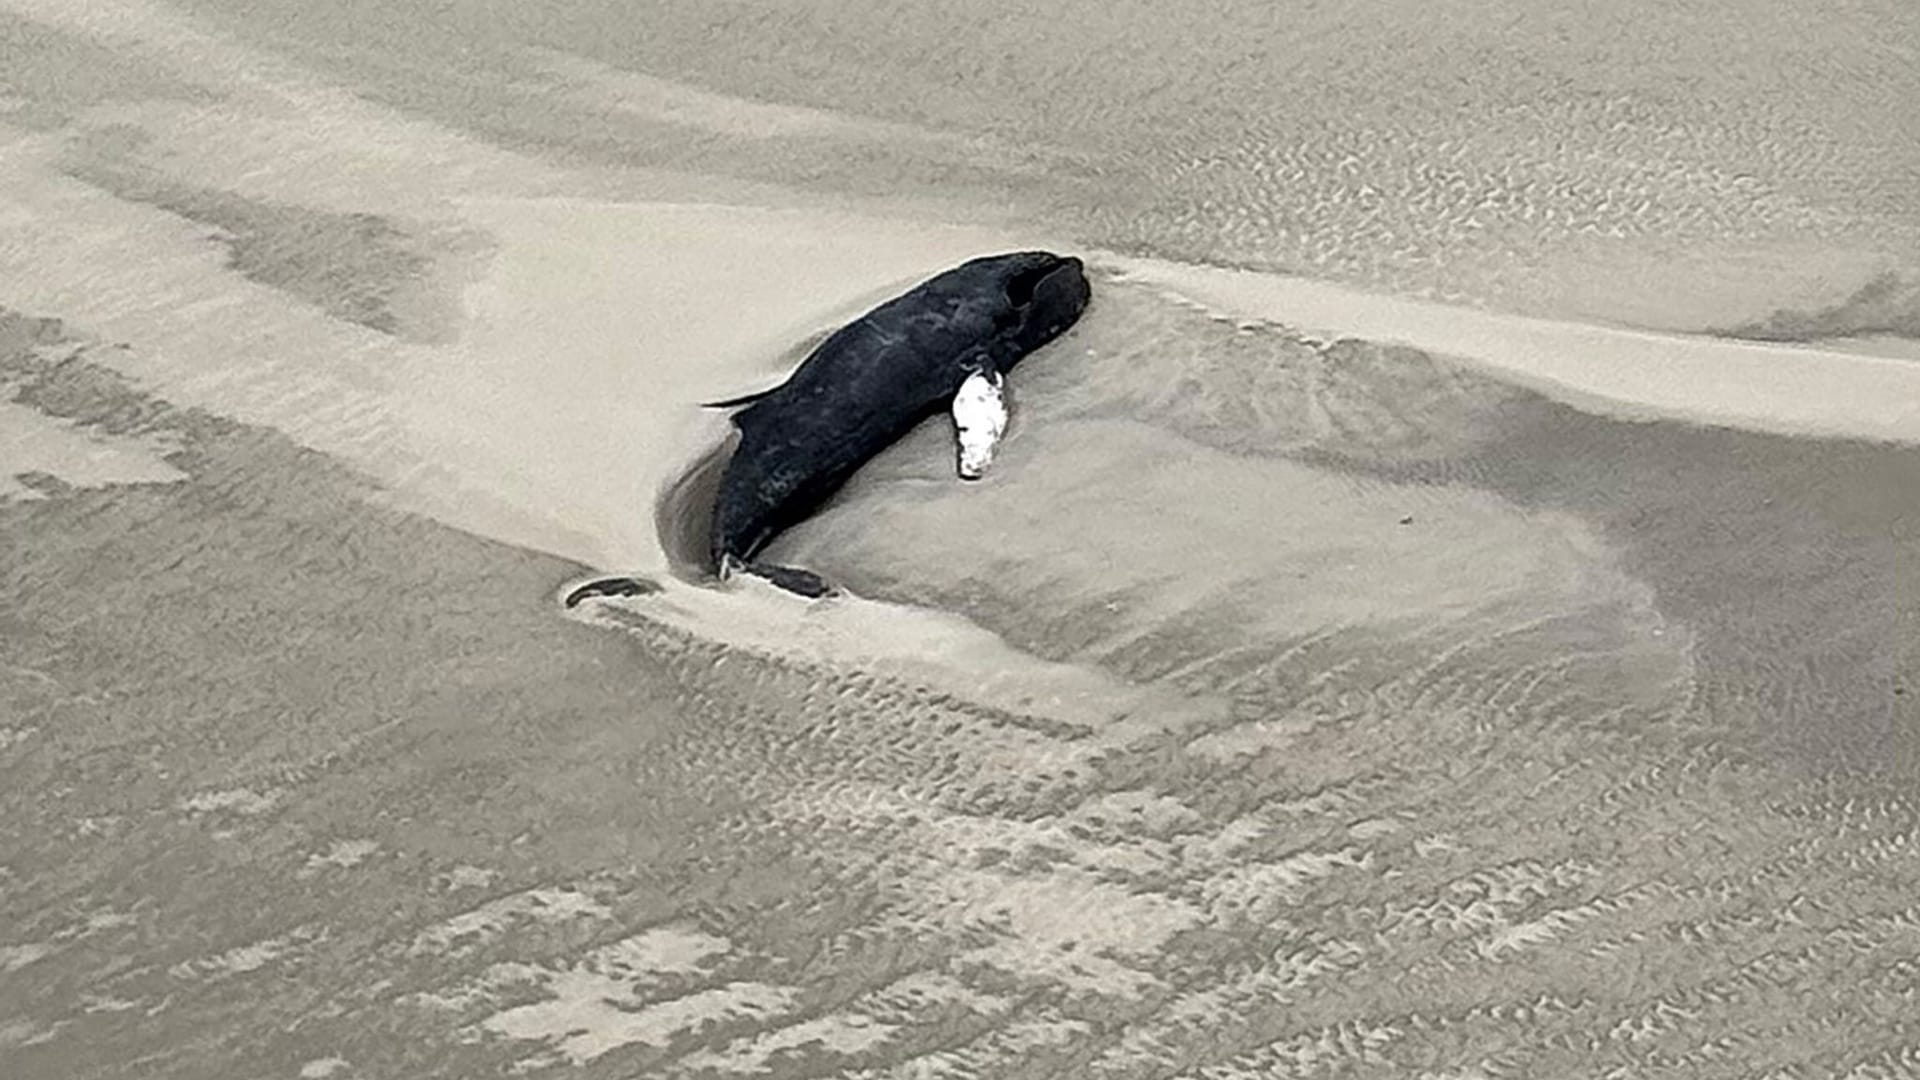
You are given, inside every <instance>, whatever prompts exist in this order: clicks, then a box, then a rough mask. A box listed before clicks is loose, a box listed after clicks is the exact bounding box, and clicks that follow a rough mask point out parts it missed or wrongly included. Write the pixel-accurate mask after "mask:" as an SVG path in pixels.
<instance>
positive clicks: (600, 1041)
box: [482, 971, 797, 1065]
mask: <svg viewBox="0 0 1920 1080" xmlns="http://www.w3.org/2000/svg"><path fill="white" fill-rule="evenodd" d="M547 987H548V989H549V990H551V991H552V992H553V994H554V997H553V999H552V1000H549V1001H542V1002H537V1003H535V1004H532V1005H521V1006H517V1007H515V1008H512V1009H507V1010H506V1011H504V1012H500V1013H496V1014H494V1015H492V1016H489V1017H487V1018H486V1019H485V1020H484V1021H482V1026H484V1027H485V1028H486V1029H487V1030H489V1031H493V1032H496V1033H498V1034H501V1035H504V1036H506V1037H507V1038H510V1039H540V1040H551V1041H553V1042H555V1044H556V1046H557V1048H558V1050H559V1051H560V1053H561V1054H563V1055H565V1057H566V1058H567V1060H568V1061H570V1062H572V1063H573V1064H575V1065H584V1064H586V1063H587V1062H589V1061H592V1060H594V1059H595V1058H598V1057H600V1056H602V1055H604V1054H606V1053H608V1052H609V1051H612V1050H617V1049H619V1048H620V1047H622V1046H628V1045H632V1044H635V1043H641V1044H645V1045H647V1046H654V1047H664V1046H666V1045H668V1044H669V1043H671V1042H672V1041H673V1039H674V1038H675V1037H676V1036H678V1035H681V1034H684V1033H686V1032H690V1031H693V1030H695V1029H697V1028H700V1027H702V1026H704V1025H706V1024H712V1023H720V1022H726V1021H739V1020H763V1019H767V1018H771V1017H775V1016H779V1015H781V1014H783V1013H786V1012H788V1011H789V1010H791V1009H792V1008H793V1005H794V1002H795V999H796V997H797V995H796V994H795V992H794V991H793V990H792V989H790V988H787V987H780V986H769V985H767V984H765V983H755V982H733V983H728V984H726V985H725V986H715V987H710V988H708V989H705V990H696V991H694V992H693V993H691V994H688V995H686V996H685V997H678V998H673V999H671V1000H668V1001H661V1002H657V1003H652V1004H647V1005H641V1004H639V1003H638V1002H636V1001H634V1000H633V999H632V998H630V997H629V996H628V995H627V987H626V984H625V983H624V982H623V981H622V980H619V979H611V978H608V977H606V976H604V975H599V974H596V973H593V972H586V971H569V972H553V973H549V977H548V982H547Z"/></svg>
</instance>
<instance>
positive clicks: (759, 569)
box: [718, 554, 840, 600]
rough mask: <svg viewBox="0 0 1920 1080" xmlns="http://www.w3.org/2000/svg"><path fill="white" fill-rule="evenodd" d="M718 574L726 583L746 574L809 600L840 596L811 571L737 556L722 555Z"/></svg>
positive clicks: (825, 581)
mask: <svg viewBox="0 0 1920 1080" xmlns="http://www.w3.org/2000/svg"><path fill="white" fill-rule="evenodd" d="M718 572H719V577H720V580H721V581H726V580H727V579H728V578H731V577H733V576H734V575H735V574H748V575H751V576H753V577H757V578H759V579H760V580H762V581H765V582H768V583H770V584H772V585H773V586H774V587H776V588H779V589H784V590H786V591H787V592H790V593H793V594H794V595H796V596H804V597H806V598H807V599H809V600H819V599H823V598H825V597H829V596H838V595H839V594H840V590H839V589H836V588H834V587H833V586H832V585H831V584H828V582H827V579H826V578H823V577H821V576H820V575H819V574H816V573H814V572H813V571H811V570H802V569H800V568H799V567H797V566H775V565H773V564H772V563H750V562H747V561H745V560H744V559H741V558H740V557H739V556H738V555H732V554H727V555H722V556H721V557H720V565H719V567H718Z"/></svg>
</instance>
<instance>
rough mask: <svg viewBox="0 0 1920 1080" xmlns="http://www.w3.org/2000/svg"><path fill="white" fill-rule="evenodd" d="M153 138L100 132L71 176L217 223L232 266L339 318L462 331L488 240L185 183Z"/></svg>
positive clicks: (436, 336) (406, 329)
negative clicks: (162, 163)
mask: <svg viewBox="0 0 1920 1080" xmlns="http://www.w3.org/2000/svg"><path fill="white" fill-rule="evenodd" d="M144 141H145V135H144V134H143V133H142V132H140V131H139V130H138V129H137V128H129V127H125V126H111V127H105V128H96V129H92V130H90V131H88V132H86V133H85V135H84V136H83V137H82V138H81V139H80V140H79V141H78V142H77V143H76V145H75V146H74V148H73V152H72V154H71V155H70V158H69V163H68V166H67V168H68V172H69V173H70V175H72V176H74V177H76V178H77V179H81V180H84V181H86V182H87V183H90V184H93V185H95V186H97V187H99V188H101V189H103V190H105V191H108V192H111V193H112V194H114V195H116V196H118V197H120V198H122V199H128V200H131V201H133V202H139V203H145V204H147V205H150V206H155V207H158V208H160V209H162V210H165V211H167V212H168V213H172V214H177V215H179V216H181V217H184V218H186V219H188V220H190V221H195V222H199V223H201V224H203V225H209V226H212V227H213V228H215V229H216V230H218V231H217V232H215V233H214V235H213V239H215V240H216V241H217V242H219V243H220V244H221V245H222V246H224V247H225V248H226V249H227V253H228V263H227V265H228V266H229V267H231V268H232V269H233V270H235V271H237V272H238V273H240V274H243V275H245V276H246V277H247V278H248V279H249V280H251V281H255V282H258V283H259V284H261V285H265V286H267V287H269V288H273V289H279V290H281V291H282V292H285V293H287V294H289V295H291V296H294V297H297V298H299V299H301V300H304V301H306V302H307V303H310V304H313V305H314V306H316V307H318V308H320V309H321V310H323V311H325V312H327V313H328V314H329V315H332V316H333V317H334V318H337V319H342V320H345V321H347V322H351V323H356V324H358V325H361V326H364V327H367V328H368V329H370V330H378V331H379V332H381V333H383V334H391V335H393V336H395V337H399V338H402V339H405V340H408V341H416V342H429V343H431V342H443V341H447V340H450V339H451V338H452V337H453V336H454V335H455V334H456V333H457V331H458V325H459V318H460V296H459V289H460V287H461V285H463V284H464V283H465V282H466V281H467V280H469V279H470V278H471V276H472V275H473V273H474V272H475V267H476V265H477V264H478V263H479V261H480V260H482V259H484V257H485V255H486V252H487V250H488V245H487V242H486V240H485V238H484V237H482V236H480V235H478V234H477V233H475V232H473V231H472V230H468V229H454V228H448V227H442V226H433V225H429V224H425V223H419V222H402V221H398V220H395V219H393V218H390V217H386V216H383V215H380V214H373V213H364V212H363V213H337V212H334V211H330V210H321V209H317V208H314V207H309V206H300V205H296V204H292V203H282V202H272V201H268V200H264V199H255V198H251V197H248V196H244V195H240V194H236V193H234V192H230V191H220V190H216V189H212V188H204V187H198V186H195V185H191V184H184V183H180V182H177V181H174V180H171V179H168V178H167V177H166V175H165V173H164V172H163V171H161V170H160V169H157V168H153V167H149V166H146V165H143V164H141V163H140V162H139V161H138V160H137V157H136V153H137V151H138V149H139V147H140V146H141V145H142V144H143V143H144Z"/></svg>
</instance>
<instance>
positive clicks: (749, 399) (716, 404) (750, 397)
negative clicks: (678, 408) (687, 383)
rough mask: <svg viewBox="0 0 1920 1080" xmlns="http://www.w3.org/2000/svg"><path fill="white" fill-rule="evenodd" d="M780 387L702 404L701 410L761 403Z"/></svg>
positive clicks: (771, 387) (783, 384)
mask: <svg viewBox="0 0 1920 1080" xmlns="http://www.w3.org/2000/svg"><path fill="white" fill-rule="evenodd" d="M785 385H787V384H786V383H781V384H780V386H785ZM780 386H769V387H767V388H766V389H765V390H755V391H754V392H753V393H751V394H742V395H740V396H739V397H735V398H728V399H726V400H725V401H709V402H706V403H704V404H702V405H701V408H703V409H731V408H734V407H735V406H738V405H749V404H752V403H753V402H756V401H759V400H760V399H761V398H763V397H766V396H767V395H768V394H771V393H773V392H774V391H775V390H778V389H780Z"/></svg>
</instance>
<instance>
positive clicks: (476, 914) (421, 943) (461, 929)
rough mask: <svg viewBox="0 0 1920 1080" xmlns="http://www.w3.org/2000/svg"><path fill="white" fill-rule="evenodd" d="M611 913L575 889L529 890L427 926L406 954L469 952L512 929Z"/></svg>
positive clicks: (601, 917)
mask: <svg viewBox="0 0 1920 1080" xmlns="http://www.w3.org/2000/svg"><path fill="white" fill-rule="evenodd" d="M611 913H612V912H611V910H610V909H609V908H608V907H607V906H606V905H605V904H603V903H601V902H600V901H599V900H596V899H594V898H593V897H591V896H589V895H587V894H586V893H584V892H581V891H580V890H578V889H571V888H566V887H555V888H538V889H528V890H527V891H525V892H518V893H513V894H511V895H508V896H502V897H500V898H499V899H496V900H490V901H488V902H487V903H484V904H481V905H480V906H479V907H476V908H472V909H470V910H468V911H463V912H461V913H460V914H458V915H455V916H453V917H452V918H449V919H446V920H444V921H442V922H440V923H437V924H435V925H433V926H430V927H428V928H427V929H425V930H423V931H421V932H420V933H419V935H418V936H416V937H415V938H414V940H413V943H412V944H411V945H409V946H408V947H407V955H409V956H419V955H423V954H443V953H452V954H458V953H465V952H471V951H472V950H474V949H476V948H478V947H480V946H481V945H482V944H485V943H486V942H488V941H491V940H493V939H494V938H496V937H498V936H500V935H501V934H503V933H505V932H506V931H508V930H509V929H512V928H515V927H524V926H530V925H533V924H536V923H559V922H566V921H570V920H573V919H604V918H606V917H607V916H608V915H610V914H611Z"/></svg>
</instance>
